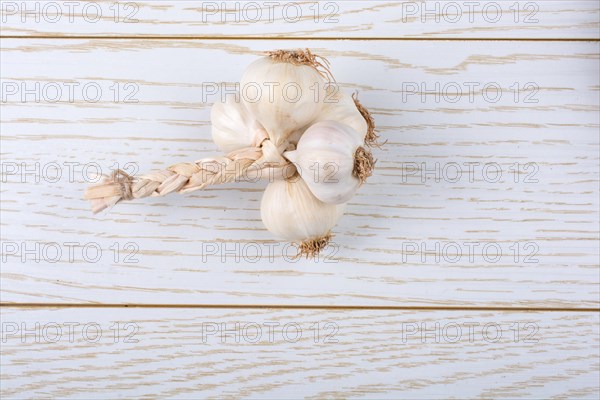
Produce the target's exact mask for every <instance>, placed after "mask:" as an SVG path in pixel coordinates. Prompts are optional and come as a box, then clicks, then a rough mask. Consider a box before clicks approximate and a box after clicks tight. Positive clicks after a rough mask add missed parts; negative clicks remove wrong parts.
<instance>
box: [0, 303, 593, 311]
mask: <svg viewBox="0 0 600 400" xmlns="http://www.w3.org/2000/svg"><path fill="white" fill-rule="evenodd" d="M0 308H205V309H278V310H340V311H343V310H348V311H351V310H374V311H506V312H594V313H600V307H599V308H593V307H578V308H568V307H483V306H482V307H476V306H474V307H468V306H447V307H445V306H360V305H356V306H355V305H339V306H336V305H310V304H306V305H294V304H290V305H278V304H117V303H113V304H110V303H106V304H102V303H0Z"/></svg>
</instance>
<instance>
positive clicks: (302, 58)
mask: <svg viewBox="0 0 600 400" xmlns="http://www.w3.org/2000/svg"><path fill="white" fill-rule="evenodd" d="M266 55H267V56H269V58H271V60H273V61H276V62H286V63H290V64H293V65H307V66H309V67H313V68H314V69H315V70H316V71H317V72H318V73H319V74H321V76H322V77H323V78H327V79H328V80H329V81H330V82H335V78H334V77H333V74H332V73H331V69H330V68H331V64H330V63H329V60H327V59H326V58H325V57H322V56H318V55H316V54H313V53H312V52H311V51H310V50H309V49H306V50H302V49H298V50H274V51H267V52H266Z"/></svg>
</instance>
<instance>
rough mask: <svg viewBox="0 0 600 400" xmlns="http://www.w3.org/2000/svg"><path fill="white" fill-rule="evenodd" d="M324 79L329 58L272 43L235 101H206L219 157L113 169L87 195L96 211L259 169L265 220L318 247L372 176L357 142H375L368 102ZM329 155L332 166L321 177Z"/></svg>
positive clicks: (312, 251)
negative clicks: (130, 170)
mask: <svg viewBox="0 0 600 400" xmlns="http://www.w3.org/2000/svg"><path fill="white" fill-rule="evenodd" d="M326 79H327V80H329V81H331V80H332V79H333V77H332V75H331V72H330V70H329V63H328V62H327V60H325V59H324V58H322V57H319V56H317V55H314V54H313V53H311V52H310V50H308V49H307V50H306V51H303V50H296V51H287V50H278V51H273V52H268V53H267V55H266V57H263V58H261V59H259V60H257V61H256V62H254V63H252V64H251V65H250V66H249V67H248V68H247V69H246V71H245V72H244V74H243V77H242V80H241V93H240V98H241V100H240V101H235V98H233V97H229V99H228V100H226V101H224V102H218V103H216V104H215V105H214V106H213V109H212V110H211V120H212V136H213V140H214V142H215V143H216V144H217V146H218V147H219V149H220V150H221V151H222V152H224V153H225V155H224V156H220V157H215V158H206V159H202V160H198V161H195V162H193V163H179V164H175V165H172V166H171V167H169V168H167V169H166V170H163V171H158V172H153V173H149V174H146V175H143V176H141V177H139V178H133V177H131V176H129V175H127V174H126V173H125V172H123V171H120V170H117V171H115V172H114V173H113V174H112V175H111V176H109V177H105V178H104V179H103V180H102V181H101V182H100V183H99V184H97V185H94V186H91V187H89V188H88V189H87V191H86V193H85V198H86V199H88V200H90V201H91V204H92V211H93V212H94V213H97V212H99V211H102V210H104V209H106V208H107V207H111V206H113V205H115V204H116V203H118V202H119V201H122V200H132V199H138V198H143V197H148V196H164V195H166V194H169V193H173V192H178V193H187V192H191V191H194V190H199V189H203V188H205V187H208V186H210V185H216V184H220V183H226V182H234V181H240V180H241V181H244V180H249V181H254V180H256V177H257V174H259V176H260V177H262V178H268V179H269V182H270V183H269V184H268V186H267V188H266V190H265V193H264V195H263V198H262V200H261V217H262V219H263V222H264V224H265V226H266V227H267V229H268V230H269V231H270V232H272V233H273V234H274V235H275V236H277V237H279V238H282V239H285V240H289V241H292V242H295V243H296V244H297V245H298V249H299V255H306V256H315V255H317V254H318V253H319V251H320V250H322V249H323V248H324V247H326V246H327V245H328V243H329V241H330V239H331V237H332V234H331V229H332V228H333V227H334V226H335V224H336V223H337V222H338V220H339V218H340V217H341V215H342V214H343V210H344V208H345V206H346V204H345V203H346V202H347V201H348V200H349V199H350V198H351V197H352V195H353V194H354V193H355V191H356V190H357V188H358V187H359V186H360V185H361V184H362V183H364V181H365V179H366V178H367V177H368V176H370V175H371V173H372V169H373V167H374V161H373V157H372V156H371V153H370V152H369V151H368V150H366V148H365V147H364V146H363V145H366V146H370V145H374V144H376V141H377V135H376V134H375V128H374V121H373V118H372V117H371V115H370V113H369V112H368V111H367V110H366V108H364V107H363V106H362V105H361V104H360V103H359V102H358V100H357V99H356V97H355V96H349V95H347V94H346V93H344V92H343V91H341V90H334V89H332V87H329V88H326ZM257 87H258V88H261V87H263V88H264V89H265V92H264V93H262V94H261V95H260V96H258V97H257V94H258V92H255V93H252V90H255V89H256V88H257ZM289 87H294V88H299V89H300V92H298V93H299V95H298V96H295V97H294V98H293V99H290V98H288V97H289V95H288V94H286V88H289ZM253 94H254V97H252V95H253ZM292 100H293V101H292ZM305 135H306V136H305ZM311 163H313V164H314V163H317V165H316V166H313V165H311ZM328 164H333V165H334V175H333V177H332V176H331V175H329V178H333V179H329V180H326V179H324V177H325V176H326V174H327V170H326V169H327V165H328ZM311 168H312V171H311ZM315 171H317V172H318V174H317V178H316V179H315V175H314V172H315Z"/></svg>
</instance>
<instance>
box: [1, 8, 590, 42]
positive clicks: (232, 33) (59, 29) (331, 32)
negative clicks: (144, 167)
mask: <svg viewBox="0 0 600 400" xmlns="http://www.w3.org/2000/svg"><path fill="white" fill-rule="evenodd" d="M1 3H2V4H1V6H2V8H1V10H2V23H3V26H2V35H4V36H24V37H27V36H51V37H63V36H66V37H68V36H97V37H118V36H127V37H143V36H151V37H157V36H166V37H231V38H233V37H245V38H398V39H403V38H530V39H540V38H558V39H565V38H568V39H577V38H585V39H589V38H598V37H599V33H598V32H599V28H600V23H599V22H598V16H599V12H600V7H599V6H598V2H597V1H595V0H578V1H567V0H561V1H524V0H515V1H482V2H472V1H397V2H386V1H327V2H316V1H300V2H271V1H236V2H230V3H229V4H227V3H226V2H221V1H202V2H188V1H149V0H144V1H142V0H136V1H131V2H129V1H118V2H98V1H79V2H76V3H73V2H68V1H55V0H52V1H49V0H48V1H31V2H19V1H8V0H7V1H2V2H1Z"/></svg>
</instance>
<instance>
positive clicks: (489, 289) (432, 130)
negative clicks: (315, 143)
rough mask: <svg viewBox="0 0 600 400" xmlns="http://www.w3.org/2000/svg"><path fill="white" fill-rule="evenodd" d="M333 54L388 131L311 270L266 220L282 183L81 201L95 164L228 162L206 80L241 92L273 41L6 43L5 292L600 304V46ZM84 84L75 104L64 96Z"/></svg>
mask: <svg viewBox="0 0 600 400" xmlns="http://www.w3.org/2000/svg"><path fill="white" fill-rule="evenodd" d="M313 44H314V50H315V51H316V52H317V53H322V54H323V55H324V56H326V57H328V58H329V59H330V61H331V62H332V65H333V70H334V72H335V74H336V78H337V80H338V81H339V82H341V83H342V84H343V86H344V87H346V88H347V89H349V90H354V89H358V90H359V91H360V98H361V100H362V101H363V103H364V104H365V105H367V106H368V107H369V108H370V109H371V110H372V111H373V112H374V115H375V118H376V121H377V123H378V127H379V130H380V132H381V135H382V138H383V139H385V140H387V141H388V142H387V144H386V145H385V146H384V148H382V149H381V150H378V149H376V150H375V157H376V158H377V159H378V169H377V170H376V173H375V175H374V176H373V177H372V178H371V180H370V181H369V182H368V183H367V184H366V185H365V186H364V187H362V188H361V190H360V191H359V193H358V194H357V196H356V197H355V198H353V199H352V200H351V201H350V203H349V205H348V208H347V212H346V215H345V216H344V218H343V219H342V220H341V222H340V224H339V225H338V226H337V227H336V228H335V229H334V233H335V235H336V236H335V239H334V241H335V245H334V246H332V247H330V248H329V249H326V251H325V253H324V257H323V258H321V259H320V260H318V261H311V260H308V261H307V260H292V259H291V256H292V255H293V254H294V253H293V249H291V248H289V247H286V246H285V245H284V243H280V242H276V241H273V237H272V236H271V235H270V234H269V233H268V232H267V231H266V230H265V229H264V228H263V226H262V223H261V221H260V216H259V212H258V208H259V204H260V195H261V191H262V188H263V187H264V186H265V184H264V183H259V184H250V183H245V184H230V185H227V186H224V187H221V188H215V189H211V190H206V191H202V192H196V193H194V194H192V195H187V196H177V195H172V196H169V197H166V198H160V199H158V198H153V199H147V200H143V201H138V202H132V203H126V204H119V205H118V206H117V207H115V208H114V209H113V210H111V211H110V212H108V213H103V214H99V215H97V216H93V215H92V214H91V213H90V212H89V208H88V204H86V203H85V202H84V201H83V200H82V192H83V189H84V187H85V186H86V181H85V179H84V171H86V172H87V174H86V176H89V177H90V178H93V177H94V174H93V173H94V171H95V167H96V166H97V167H99V168H101V169H102V171H104V172H107V173H108V172H110V168H111V167H114V165H115V163H117V164H118V165H119V166H121V167H124V166H125V167H127V165H126V163H128V162H134V163H135V165H134V167H135V168H136V169H137V170H138V171H139V172H145V171H148V170H151V169H159V168H164V167H166V166H168V165H170V164H173V163H176V162H180V161H192V160H196V159H199V158H202V157H206V156H210V155H213V154H216V147H215V146H214V145H213V144H212V143H211V140H210V133H209V132H210V129H209V126H210V122H209V110H210V104H211V103H212V101H214V100H213V99H214V97H213V98H211V96H208V97H207V98H206V99H203V94H204V93H205V92H204V91H203V87H204V88H206V87H207V86H210V84H211V83H212V82H225V83H229V84H231V83H233V82H236V81H237V80H238V79H239V77H240V76H241V73H242V70H243V68H244V66H245V65H247V64H248V63H249V62H251V61H252V60H254V59H255V58H256V57H257V56H258V55H259V54H260V52H262V51H265V50H268V49H272V48H273V45H274V44H273V42H272V41H252V42H239V41H198V40H147V39H146V40H111V41H105V40H74V39H71V40H34V39H32V40H28V41H24V40H21V39H15V40H8V39H4V40H2V59H1V67H2V83H3V85H4V84H7V83H8V84H14V83H16V84H17V88H18V89H17V90H18V91H17V93H15V94H7V93H9V92H7V91H5V94H6V96H7V97H6V99H5V100H6V101H5V102H4V103H3V111H2V117H1V118H2V159H3V168H4V171H3V172H4V173H3V176H2V179H3V183H2V189H1V194H2V199H1V200H2V209H1V217H2V218H1V220H2V221H1V224H2V225H1V226H2V242H3V246H5V247H4V248H3V252H2V256H3V258H4V259H3V260H2V261H3V265H2V271H1V272H2V280H1V289H2V301H3V302H50V303H52V302H61V303H67V302H71V303H72V302H74V303H78V302H101V303H144V304H155V303H167V304H308V305H310V304H325V305H402V306H422V305H429V306H435V305H441V306H477V307H479V306H498V307H584V308H585V307H597V306H598V294H599V291H598V283H599V282H598V280H599V279H598V268H599V265H598V246H597V241H598V218H599V217H598V195H597V193H598V141H599V138H598V134H597V132H598V127H599V122H598V109H599V105H598V88H599V87H600V83H599V82H598V80H599V78H598V76H599V74H598V70H599V60H598V53H597V45H596V43H586V42H577V43H559V42H552V43H545V44H544V45H543V46H542V45H540V44H539V43H532V42H518V43H515V42H498V43H494V46H493V47H492V46H490V44H489V43H487V42H470V43H469V44H468V45H467V44H465V43H461V42H430V43H426V42H421V41H415V42H405V41H402V42H393V43H389V42H369V41H356V42H339V43H338V42H336V43H334V44H333V43H332V42H328V41H317V42H314V43H313ZM277 45H278V46H279V47H283V48H295V47H300V46H303V45H304V44H303V42H300V41H285V42H278V43H277ZM116 60H118V61H116ZM208 60H210V61H209V62H208ZM115 63H117V64H115ZM140 66H143V68H140ZM36 83H39V88H40V89H39V90H37V89H36ZM21 84H24V85H25V86H21ZM70 84H72V85H78V86H74V87H75V89H74V99H73V101H72V102H71V101H70V100H69V98H68V91H67V90H66V89H63V92H62V98H61V99H60V100H59V101H57V102H51V101H48V100H49V99H50V97H52V98H53V96H55V95H53V94H48V93H50V92H48V93H46V94H44V92H45V90H51V89H52V87H54V86H56V85H59V86H60V87H62V88H65V87H66V86H67V85H70ZM127 84H132V85H133V88H134V89H135V90H133V91H131V89H128V90H125V85H127ZM473 84H476V85H477V86H476V87H475V88H474V89H473V90H472V91H471V89H469V88H473V86H472V85H473ZM85 85H96V86H97V87H98V88H99V89H100V94H101V96H100V100H99V101H98V102H92V101H91V100H90V98H91V97H93V96H95V95H94V92H93V91H92V92H90V94H89V95H87V96H88V97H85V96H86V95H85V94H84V92H83V89H82V88H83V87H84V86H85ZM115 85H117V86H116V87H118V88H119V89H120V90H121V91H120V92H119V93H120V95H119V96H120V97H119V98H118V100H119V101H117V102H115V101H114V99H113V96H114V93H115V90H116V89H115ZM415 85H416V86H415ZM470 85H471V86H470ZM494 85H497V86H498V87H500V88H502V92H501V93H502V96H501V98H500V99H499V100H497V101H496V102H493V99H494V97H495V95H496V92H495V90H494V89H493V88H494ZM528 85H529V86H528ZM517 86H518V87H519V88H520V91H519V92H518V98H516V97H515V96H516V94H517V90H516V87H517ZM457 87H458V89H459V90H460V89H463V90H464V92H461V95H460V96H459V98H458V101H456V95H455V94H453V90H455V89H456V88H457ZM484 87H485V88H486V89H484V90H483V91H482V88H484ZM45 88H47V89H45ZM111 88H112V89H111ZM490 88H491V89H490ZM524 88H525V89H526V90H523V89H524ZM26 90H33V92H35V93H38V95H39V96H38V97H39V100H40V101H39V103H38V102H36V99H35V97H36V94H35V93H33V94H32V93H29V94H27V93H26V92H25V91H26ZM134 92H135V93H134ZM131 93H134V94H133V96H134V97H133V99H134V100H137V102H128V101H125V99H126V96H127V95H129V94H131ZM471 94H472V96H471ZM22 95H23V96H24V101H23V99H22V98H21V96H22ZM22 163H24V164H22ZM36 163H38V164H36ZM69 163H75V164H69ZM88 163H94V164H91V165H90V164H88ZM469 163H471V164H469ZM473 163H475V164H473ZM56 164H58V166H57V165H56ZM457 165H458V166H459V168H460V170H459V173H460V177H459V178H458V179H457V176H458V175H457V171H456V166H457ZM71 166H73V172H70V168H71ZM13 167H14V168H16V169H14V168H13ZM130 167H131V166H130ZM497 169H498V170H499V171H500V176H499V177H498V178H497V174H496V172H497V171H496V170H497ZM25 170H27V171H34V172H33V173H31V172H27V171H25ZM36 171H37V172H36ZM56 171H59V172H60V173H61V176H60V178H59V179H58V180H57V179H55V178H56ZM428 171H429V172H428ZM431 171H433V172H431ZM436 171H437V176H436ZM36 180H39V182H36ZM73 242H75V243H76V244H75V245H70V244H69V243H73ZM7 246H12V247H7ZM57 246H58V249H57ZM72 246H74V247H72ZM84 247H85V252H84ZM96 248H100V249H101V253H100V254H99V255H98V254H97V253H96ZM71 249H73V253H71ZM56 251H60V252H61V257H60V260H59V261H58V262H53V261H54V260H55V259H56V254H57V253H56ZM32 252H33V253H32ZM497 252H500V254H501V256H500V257H499V258H498V257H496V253H497ZM71 254H72V257H71ZM128 256H130V257H128ZM36 257H37V260H38V261H39V262H37V261H36Z"/></svg>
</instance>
